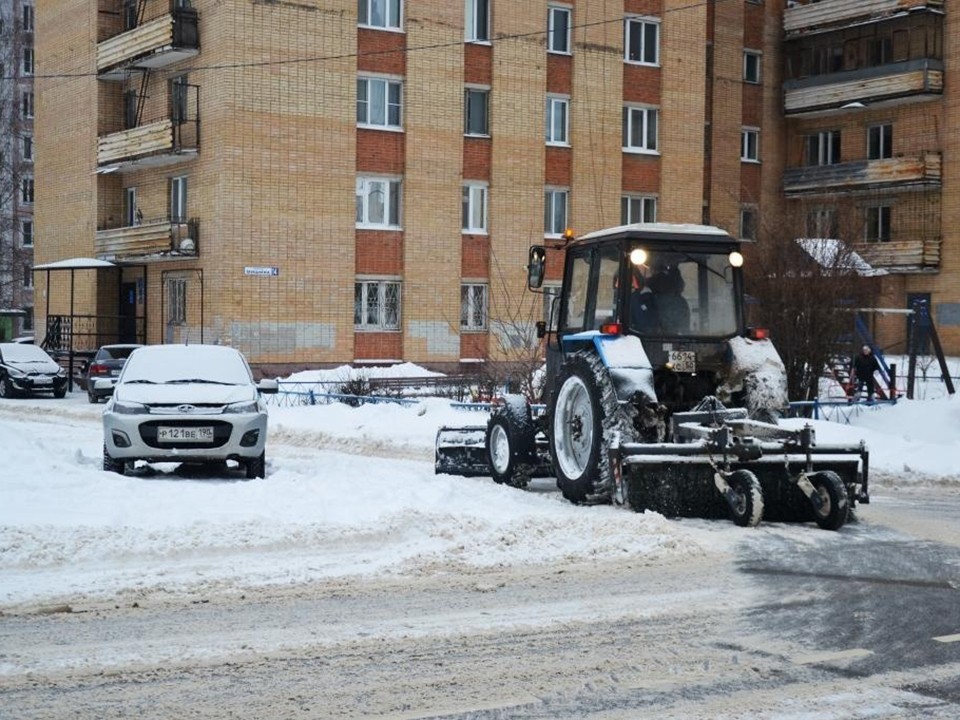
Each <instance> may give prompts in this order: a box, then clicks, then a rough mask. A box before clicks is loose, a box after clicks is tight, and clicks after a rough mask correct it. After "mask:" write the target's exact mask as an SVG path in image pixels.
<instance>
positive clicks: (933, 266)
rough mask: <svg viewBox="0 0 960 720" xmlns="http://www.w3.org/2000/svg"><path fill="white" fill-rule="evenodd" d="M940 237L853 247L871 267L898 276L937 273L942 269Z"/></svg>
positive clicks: (864, 244)
mask: <svg viewBox="0 0 960 720" xmlns="http://www.w3.org/2000/svg"><path fill="white" fill-rule="evenodd" d="M941 244H942V240H941V238H939V237H930V238H927V239H921V240H904V241H896V242H893V241H891V242H871V243H858V244H856V245H854V246H853V249H854V250H856V252H857V254H858V255H860V257H862V258H863V259H864V260H865V261H866V262H867V263H869V264H870V266H871V267H874V268H877V269H882V270H886V271H887V272H891V273H898V274H917V273H931V272H936V271H937V269H938V268H939V267H940V245H941Z"/></svg>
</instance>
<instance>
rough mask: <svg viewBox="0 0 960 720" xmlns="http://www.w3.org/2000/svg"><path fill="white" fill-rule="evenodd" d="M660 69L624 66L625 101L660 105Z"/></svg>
mask: <svg viewBox="0 0 960 720" xmlns="http://www.w3.org/2000/svg"><path fill="white" fill-rule="evenodd" d="M660 74H661V73H660V68H655V67H646V66H644V65H629V64H628V65H624V66H623V101H624V102H629V103H646V104H647V105H659V104H660Z"/></svg>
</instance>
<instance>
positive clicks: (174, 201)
mask: <svg viewBox="0 0 960 720" xmlns="http://www.w3.org/2000/svg"><path fill="white" fill-rule="evenodd" d="M186 221H187V176H186V175H181V176H180V177H174V178H170V222H174V223H178V224H183V223H185V222H186Z"/></svg>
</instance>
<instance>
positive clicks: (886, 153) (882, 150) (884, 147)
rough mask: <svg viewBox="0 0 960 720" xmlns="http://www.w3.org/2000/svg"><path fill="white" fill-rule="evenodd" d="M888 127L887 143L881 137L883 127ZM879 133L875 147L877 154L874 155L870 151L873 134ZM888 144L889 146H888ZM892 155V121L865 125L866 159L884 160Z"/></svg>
mask: <svg viewBox="0 0 960 720" xmlns="http://www.w3.org/2000/svg"><path fill="white" fill-rule="evenodd" d="M887 127H888V128H890V140H889V143H888V142H886V141H884V138H883V129H884V128H887ZM874 133H879V138H878V141H877V147H878V150H879V154H878V155H876V156H874V155H873V153H872V152H871V150H872V146H873V139H872V137H873V134H874ZM888 144H889V147H888ZM892 157H893V123H889V122H887V123H877V124H876V125H870V126H869V127H867V159H868V160H886V159H888V158H892Z"/></svg>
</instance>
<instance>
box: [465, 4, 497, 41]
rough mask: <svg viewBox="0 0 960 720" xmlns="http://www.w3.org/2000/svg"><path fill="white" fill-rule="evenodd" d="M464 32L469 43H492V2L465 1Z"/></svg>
mask: <svg viewBox="0 0 960 720" xmlns="http://www.w3.org/2000/svg"><path fill="white" fill-rule="evenodd" d="M481 25H482V26H483V27H482V28H481ZM463 30H464V38H465V39H466V41H467V42H475V43H488V42H490V0H465V2H464V15H463Z"/></svg>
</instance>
